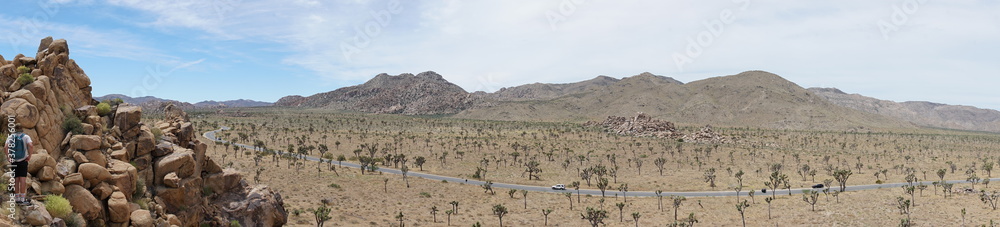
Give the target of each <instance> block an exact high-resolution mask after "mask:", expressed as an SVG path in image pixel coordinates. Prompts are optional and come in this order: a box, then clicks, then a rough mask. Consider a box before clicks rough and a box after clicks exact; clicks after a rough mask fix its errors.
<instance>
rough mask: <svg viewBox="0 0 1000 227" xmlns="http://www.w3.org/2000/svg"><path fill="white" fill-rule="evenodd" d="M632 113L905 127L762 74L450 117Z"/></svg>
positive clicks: (675, 118) (662, 83) (730, 122)
mask: <svg viewBox="0 0 1000 227" xmlns="http://www.w3.org/2000/svg"><path fill="white" fill-rule="evenodd" d="M637 112H643V113H646V114H648V115H650V116H651V117H655V118H659V119H664V120H667V121H671V122H677V123H682V124H689V125H690V124H694V125H709V124H711V125H721V126H755V127H767V128H781V129H836V130H855V129H863V128H866V127H892V128H898V127H912V126H911V125H909V124H907V123H904V122H901V121H898V120H894V119H890V118H887V117H884V116H879V115H875V114H868V113H863V112H859V111H855V110H852V109H848V108H844V107H840V106H837V105H833V104H831V103H830V102H827V101H826V100H825V99H823V98H821V97H818V96H817V95H814V94H812V93H811V92H809V91H807V90H805V89H803V88H802V87H800V86H798V85H796V84H795V83H792V82H790V81H787V80H785V79H784V78H781V77H780V76H778V75H775V74H772V73H768V72H763V71H748V72H744V73H740V74H737V75H731V76H723V77H715V78H709V79H705V80H699V81H694V82H691V83H688V84H684V83H680V82H679V81H676V80H673V79H669V78H667V77H662V76H656V75H652V74H648V73H643V74H640V75H636V76H632V77H626V78H623V79H621V80H619V81H616V82H614V83H611V84H609V85H607V86H602V87H593V88H592V89H590V90H588V91H585V92H578V93H572V94H566V95H563V96H560V97H558V98H554V99H549V100H530V101H514V102H498V103H497V104H495V105H489V106H483V107H477V108H471V109H468V110H466V111H463V112H461V113H459V114H457V115H455V117H459V118H474V119H510V120H543V121H566V120H569V121H578V122H580V121H589V120H596V119H602V118H604V117H606V116H629V115H634V114H635V113H637Z"/></svg>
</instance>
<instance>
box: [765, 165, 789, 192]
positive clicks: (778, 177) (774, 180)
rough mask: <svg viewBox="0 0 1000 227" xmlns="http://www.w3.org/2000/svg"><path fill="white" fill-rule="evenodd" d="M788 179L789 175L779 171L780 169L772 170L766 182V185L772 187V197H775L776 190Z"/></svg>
mask: <svg viewBox="0 0 1000 227" xmlns="http://www.w3.org/2000/svg"><path fill="white" fill-rule="evenodd" d="M785 181H788V175H785V174H782V173H779V172H778V171H774V172H771V178H769V181H767V182H764V186H767V187H768V188H771V198H774V191H775V190H777V189H778V187H781V185H782V184H784V183H785Z"/></svg>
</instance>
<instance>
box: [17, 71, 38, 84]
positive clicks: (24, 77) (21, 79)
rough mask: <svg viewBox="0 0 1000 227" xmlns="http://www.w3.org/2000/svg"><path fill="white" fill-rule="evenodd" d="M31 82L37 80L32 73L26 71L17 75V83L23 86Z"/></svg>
mask: <svg viewBox="0 0 1000 227" xmlns="http://www.w3.org/2000/svg"><path fill="white" fill-rule="evenodd" d="M31 82H35V77H34V76H31V74H30V73H24V74H21V76H18V77H17V83H19V84H21V86H24V85H28V84H30V83H31Z"/></svg>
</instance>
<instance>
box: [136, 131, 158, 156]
mask: <svg viewBox="0 0 1000 227" xmlns="http://www.w3.org/2000/svg"><path fill="white" fill-rule="evenodd" d="M153 139H154V138H153V133H152V132H150V131H149V128H148V127H142V130H140V131H139V138H138V139H136V149H135V154H136V156H139V155H145V154H149V152H150V151H153V149H154V148H155V146H156V143H155V141H153ZM153 156H156V155H155V154H154V155H153ZM161 156H162V155H161ZM156 157H160V156H156Z"/></svg>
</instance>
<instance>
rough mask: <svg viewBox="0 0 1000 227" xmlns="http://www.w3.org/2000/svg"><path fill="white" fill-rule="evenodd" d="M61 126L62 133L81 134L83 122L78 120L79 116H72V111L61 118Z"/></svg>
mask: <svg viewBox="0 0 1000 227" xmlns="http://www.w3.org/2000/svg"><path fill="white" fill-rule="evenodd" d="M62 128H63V133H67V132H73V134H74V135H82V134H83V122H82V121H80V118H77V117H76V116H74V115H73V112H69V113H67V114H66V119H65V120H63V125H62Z"/></svg>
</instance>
